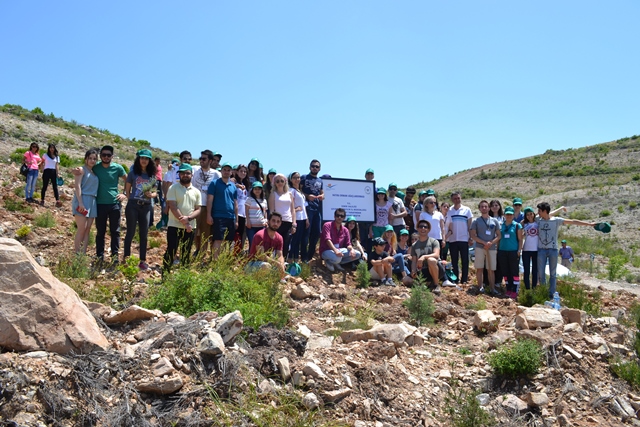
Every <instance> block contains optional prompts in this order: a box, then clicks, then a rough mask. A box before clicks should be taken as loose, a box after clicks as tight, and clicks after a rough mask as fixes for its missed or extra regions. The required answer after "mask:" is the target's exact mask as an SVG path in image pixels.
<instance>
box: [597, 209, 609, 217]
mask: <svg viewBox="0 0 640 427" xmlns="http://www.w3.org/2000/svg"><path fill="white" fill-rule="evenodd" d="M600 216H605V217H606V216H611V211H610V210H609V209H605V210H603V211H600Z"/></svg>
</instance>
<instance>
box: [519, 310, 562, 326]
mask: <svg viewBox="0 0 640 427" xmlns="http://www.w3.org/2000/svg"><path fill="white" fill-rule="evenodd" d="M563 324H564V321H563V320H562V315H561V314H560V312H559V311H558V310H555V309H553V308H546V307H544V306H540V305H534V306H533V307H518V309H517V315H516V328H518V329H537V328H551V327H553V326H558V325H563Z"/></svg>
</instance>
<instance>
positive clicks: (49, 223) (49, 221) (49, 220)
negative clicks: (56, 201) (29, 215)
mask: <svg viewBox="0 0 640 427" xmlns="http://www.w3.org/2000/svg"><path fill="white" fill-rule="evenodd" d="M33 224H34V225H35V226H36V227H40V228H52V227H55V225H56V219H55V218H54V216H53V214H51V211H46V212H45V213H43V214H40V215H38V216H36V217H35V218H34V220H33Z"/></svg>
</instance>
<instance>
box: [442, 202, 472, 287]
mask: <svg viewBox="0 0 640 427" xmlns="http://www.w3.org/2000/svg"><path fill="white" fill-rule="evenodd" d="M451 204H452V206H451V207H450V208H449V211H448V212H447V221H446V222H447V223H448V224H449V229H448V230H447V231H446V234H447V237H446V241H447V242H449V251H450V253H451V264H453V272H454V273H455V275H456V276H457V277H458V279H459V281H460V282H461V283H463V284H465V283H467V282H468V281H469V244H470V243H473V240H471V238H470V237H469V228H470V227H471V221H472V219H473V214H472V213H471V209H469V208H468V207H467V206H464V205H463V204H462V196H461V195H460V193H459V192H457V191H456V192H454V193H452V194H451ZM458 260H461V261H462V275H460V274H458V272H459V270H458Z"/></svg>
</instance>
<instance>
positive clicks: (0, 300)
mask: <svg viewBox="0 0 640 427" xmlns="http://www.w3.org/2000/svg"><path fill="white" fill-rule="evenodd" d="M0 266H2V267H1V268H0V346H2V347H4V348H7V349H11V350H15V351H34V350H46V351H50V352H54V353H60V354H67V353H70V352H75V353H89V352H91V351H94V350H105V349H106V348H107V347H108V346H109V342H108V341H107V339H106V338H105V337H104V335H102V332H100V329H99V328H98V324H97V323H96V321H95V319H94V317H93V316H92V315H91V312H90V311H89V309H88V308H87V306H86V305H85V304H84V303H83V302H82V300H81V299H80V298H79V297H78V294H76V293H75V291H74V290H73V289H71V288H70V287H69V286H67V285H65V284H64V283H62V282H61V281H59V280H58V279H56V278H55V277H54V276H53V274H51V271H49V269H48V268H45V267H41V266H40V265H38V263H37V262H36V261H35V260H34V259H33V257H32V256H31V254H30V253H29V252H28V251H27V250H26V249H25V248H24V247H23V246H22V245H21V244H20V243H19V242H18V241H17V240H14V239H6V238H0Z"/></svg>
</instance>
